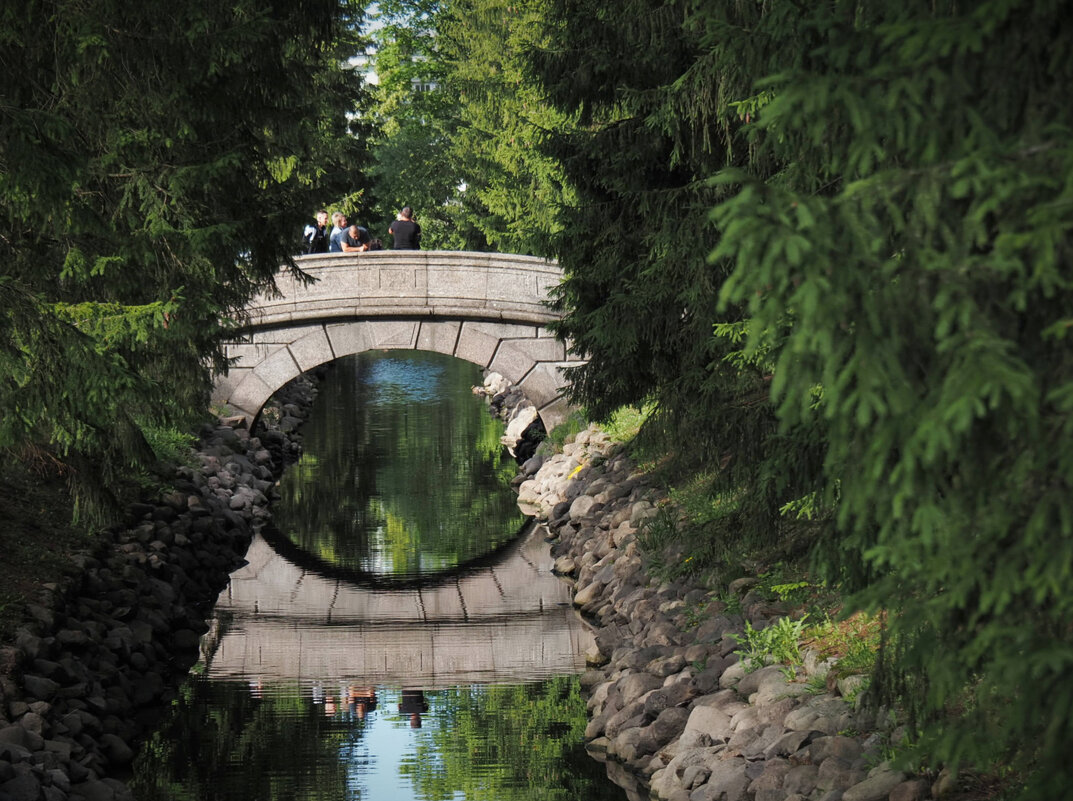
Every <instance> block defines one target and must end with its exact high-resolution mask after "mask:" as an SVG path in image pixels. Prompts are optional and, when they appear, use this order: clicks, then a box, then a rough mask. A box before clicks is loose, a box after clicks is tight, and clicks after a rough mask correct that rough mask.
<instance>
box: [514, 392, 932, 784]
mask: <svg viewBox="0 0 1073 801" xmlns="http://www.w3.org/2000/svg"><path fill="white" fill-rule="evenodd" d="M501 392H502V391H501ZM501 392H500V393H495V394H493V400H497V402H498V407H499V414H500V416H501V417H504V418H509V416H510V414H511V411H510V403H509V402H506V398H505V396H502V397H501ZM504 407H505V408H504ZM518 484H519V486H518V493H519V502H520V503H521V504H522V505H523V507H525V508H527V509H528V511H530V512H531V513H533V514H535V515H536V516H537V517H538V518H540V519H542V520H544V521H546V525H547V528H548V531H549V539H550V541H551V543H552V545H551V552H552V556H553V557H555V569H556V571H557V572H559V573H560V574H562V575H563V576H565V577H568V578H570V579H571V580H572V581H573V582H574V584H575V595H574V604H575V606H576V607H578V608H579V610H580V611H581V613H582V614H583V615H584V616H585V617H586V619H587V620H588V621H589V622H590V623H591V624H592V625H593V626H594V628H595V638H596V645H595V647H594V648H593V650H592V651H591V652H590V653H589V654H588V655H587V656H588V661H589V664H590V665H591V669H590V670H589V671H588V672H587V673H586V674H585V675H584V677H583V679H582V683H583V685H584V686H585V688H586V691H587V693H588V695H589V700H588V709H589V714H590V720H589V724H588V728H587V730H586V737H587V738H588V740H590V743H589V747H590V750H592V751H594V752H597V753H600V754H603V755H606V759H607V760H608V761H609V773H610V774H611V775H612V777H613V778H615V779H616V781H619V783H620V784H623V785H624V786H628V785H629V784H630V781H627V779H634V780H636V781H637V782H638V784H637V786H636V787H635V788H634V789H633V790H632V791H631V795H633V796H634V797H638V798H641V797H645V796H647V795H649V794H651V795H652V796H655V797H657V798H661V799H668V800H669V801H740V800H741V799H754V800H755V801H805V799H814V800H816V801H922V800H923V799H927V798H930V797H932V794H933V792H934V793H936V794H938V793H939V792H941V791H942V790H943V789H944V783H945V782H946V781H947V778H946V777H943V779H942V780H940V782H938V783H937V784H936V786H934V787H933V786H932V784H931V783H930V782H928V781H926V780H924V779H921V778H916V777H911V776H908V775H906V774H904V773H902V772H900V771H896V770H893V769H892V768H891V767H890V766H889V765H888V764H887V763H886V762H884V761H883V750H884V749H883V745H884V743H886V742H888V741H891V740H894V741H896V740H897V738H898V732H897V731H894V732H891V731H890V729H891V727H892V726H893V724H891V723H890V722H889V718H890V716H889V715H888V714H886V713H884V712H876V711H874V710H873V711H865V710H863V709H859V708H857V707H856V706H855V704H854V703H851V701H850V700H848V699H847V697H845V696H844V695H843V694H842V692H841V691H840V690H839V687H838V685H837V683H836V682H834V681H832V682H827V681H826V678H827V674H828V672H829V671H830V670H831V668H832V664H833V662H832V661H831V660H826V661H825V660H821V659H819V658H817V657H816V656H815V655H814V654H809V655H808V658H807V659H806V663H805V665H804V668H803V669H802V668H798V669H797V670H796V671H795V670H794V669H792V668H789V667H788V666H785V665H776V664H763V665H752V664H747V663H745V662H743V661H742V660H741V659H740V657H739V654H738V653H737V651H738V650H739V649H740V648H741V645H740V643H739V641H738V639H736V637H735V635H740V634H742V633H743V632H744V630H745V625H746V622H748V623H750V624H751V626H752V627H753V628H755V629H762V628H764V627H765V626H767V625H769V624H771V623H773V622H774V621H776V620H777V619H779V618H780V617H781V616H784V615H786V614H787V613H788V611H789V610H788V609H785V608H782V607H780V605H779V604H777V603H772V602H771V601H769V600H766V599H764V598H762V597H761V596H760V595H759V594H757V593H756V592H754V591H751V590H750V588H751V587H752V586H753V585H754V584H755V581H750V580H748V579H745V580H741V581H737V582H735V583H734V584H732V585H731V587H730V588H729V589H728V590H727V591H726V592H725V593H723V594H722V596H721V597H720V595H719V594H717V593H715V592H713V591H711V590H710V589H709V588H705V587H701V586H693V585H690V584H688V583H679V582H659V581H657V580H655V579H653V577H652V576H651V575H649V572H648V570H647V569H646V559H645V556H644V554H643V552H642V550H641V548H640V547H639V543H638V537H639V535H641V534H642V533H643V530H644V527H645V525H646V522H647V521H649V520H650V519H652V518H654V517H655V516H656V515H657V513H658V506H659V505H660V504H663V503H665V500H664V498H663V497H662V495H661V493H660V492H659V491H658V490H657V489H656V488H655V487H653V486H652V485H650V484H649V483H648V481H647V479H646V477H645V475H643V474H642V473H639V472H636V471H635V470H634V468H633V467H632V465H631V463H630V461H629V460H628V458H627V457H626V455H625V454H624V453H622V450H621V447H620V446H618V445H615V444H613V443H612V442H610V441H609V439H608V438H607V436H606V434H604V433H603V432H601V431H599V430H598V429H596V428H590V429H588V430H586V431H583V432H581V433H580V434H578V435H577V437H576V438H575V439H574V440H573V442H570V443H568V444H567V445H565V447H564V448H563V450H562V453H559V454H556V455H554V456H550V457H546V458H545V457H543V456H541V455H537V456H534V457H533V458H532V459H530V460H529V461H527V462H526V463H525V464H524V465H523V467H522V475H521V476H520V477H519V479H518ZM670 557H671V558H675V557H677V558H682V555H681V554H673V553H672V554H670ZM731 608H733V609H735V610H737V609H740V611H731ZM829 685H831V686H830V689H828V686H829ZM843 689H847V688H846V687H845V685H843ZM877 722H878V724H879V725H878V726H877Z"/></svg>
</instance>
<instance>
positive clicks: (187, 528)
mask: <svg viewBox="0 0 1073 801" xmlns="http://www.w3.org/2000/svg"><path fill="white" fill-rule="evenodd" d="M289 391H290V392H291V393H292V394H293V397H292V399H291V402H289V403H286V402H285V403H283V404H281V405H280V406H277V407H276V408H275V409H274V410H273V411H271V412H269V414H267V415H265V416H266V417H271V418H272V419H273V421H274V427H273V428H271V429H267V430H264V431H263V432H258V433H259V436H251V435H250V432H248V431H246V430H245V429H242V428H232V427H231V426H228V425H218V426H206V427H205V429H204V430H203V431H202V432H201V442H200V445H199V448H198V451H197V453H196V454H195V464H194V465H192V466H187V467H181V468H179V469H178V470H177V472H176V474H175V478H174V480H173V481H172V486H173V489H172V491H170V492H168V493H167V494H165V495H164V496H163V497H161V498H159V500H157V501H156V502H153V503H139V504H135V505H133V506H132V507H131V508H130V510H129V522H128V524H127V525H124V526H122V527H119V528H117V529H115V530H114V531H113V532H112V537H111V543H110V544H109V545H108V546H107V547H106V548H105V549H103V550H102V551H100V552H98V553H94V554H87V555H84V556H82V557H79V559H78V564H77V567H78V568H79V570H78V574H77V576H76V577H75V578H73V579H72V580H71V581H70V582H69V583H68V584H66V585H64V586H50V587H47V588H46V589H45V591H44V592H43V594H42V597H41V598H40V599H38V602H37V603H36V604H33V605H31V606H30V607H29V609H28V610H27V612H28V623H27V625H26V626H24V627H23V628H22V629H20V630H19V632H18V635H17V638H16V641H15V643H14V645H9V646H7V647H5V648H3V649H0V663H2V666H3V668H4V670H3V672H2V673H0V801H111V800H112V799H129V798H132V797H133V796H132V794H131V791H130V789H129V787H128V786H127V784H126V783H125V781H124V779H125V778H127V777H128V776H129V774H130V768H131V762H132V760H133V759H134V757H135V753H136V749H137V747H138V744H139V743H140V741H141V740H142V739H143V738H144V737H146V736H147V735H149V734H150V733H151V732H152V730H153V727H154V725H155V724H156V722H157V721H158V720H159V718H160V715H161V714H162V712H163V710H164V709H165V708H166V705H167V703H168V702H169V701H170V699H171V698H173V697H174V694H175V692H176V690H177V688H178V685H179V684H180V683H181V681H182V680H183V678H184V677H185V675H186V673H187V671H188V670H189V668H190V666H191V665H193V664H194V662H195V661H196V660H197V658H198V655H199V654H198V646H199V642H200V639H201V635H202V634H203V633H204V632H205V631H206V630H207V629H208V626H207V624H206V622H205V621H206V618H207V617H208V616H209V615H210V614H211V611H212V607H213V604H214V603H215V600H216V596H217V594H218V593H219V591H220V590H221V589H222V588H223V587H224V586H225V585H226V583H227V579H228V574H229V573H230V572H231V571H232V570H233V569H235V568H236V567H237V566H238V565H239V564H241V560H242V556H243V554H244V553H245V552H246V548H247V546H248V545H249V542H250V538H251V536H252V534H253V532H254V531H255V530H256V529H257V528H258V527H259V526H260V525H262V524H263V522H264V521H265V519H266V518H267V517H268V515H269V512H268V503H269V498H270V497H271V496H272V495H273V485H274V481H275V478H276V476H277V475H278V474H279V472H280V471H281V470H282V467H283V465H284V463H285V462H287V461H289V459H290V458H293V456H294V455H295V454H296V453H297V451H298V450H299V444H298V441H297V435H296V434H294V433H293V432H295V431H296V429H297V427H298V424H299V423H300V421H301V419H302V418H303V417H304V416H305V410H306V409H308V406H309V404H310V403H311V402H312V396H313V392H314V390H313V386H312V383H311V382H309V381H308V380H300V381H298V382H297V383H295V384H293V385H292V386H291V387H290V388H289Z"/></svg>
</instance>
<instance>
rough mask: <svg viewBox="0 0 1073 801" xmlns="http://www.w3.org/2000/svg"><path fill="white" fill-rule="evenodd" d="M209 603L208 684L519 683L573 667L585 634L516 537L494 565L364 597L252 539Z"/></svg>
mask: <svg viewBox="0 0 1073 801" xmlns="http://www.w3.org/2000/svg"><path fill="white" fill-rule="evenodd" d="M246 559H247V562H248V564H247V565H246V566H245V567H243V568H241V569H240V570H238V571H236V572H235V573H234V574H233V575H232V577H231V584H230V586H229V587H228V589H227V590H225V591H224V593H223V594H222V595H221V597H220V599H219V601H218V602H217V605H216V613H217V616H218V618H219V619H220V620H222V621H225V623H224V625H223V626H222V629H221V632H220V638H219V641H218V643H217V647H216V649H215V652H214V653H213V654H212V656H211V657H210V658H209V661H208V666H207V671H206V672H207V677H208V678H210V679H226V678H242V679H251V678H260V679H261V680H262V681H264V682H277V681H278V682H295V681H297V682H299V683H301V684H313V683H316V682H323V681H335V680H361V681H364V682H366V683H375V684H392V685H398V686H420V687H422V688H424V689H435V688H440V687H453V686H458V685H465V684H476V683H480V684H493V683H495V684H504V683H522V682H528V681H535V680H540V679H544V678H547V677H548V676H552V675H559V674H563V673H575V672H579V671H580V670H582V669H583V668H584V656H583V655H584V652H585V650H586V649H587V648H588V647H589V645H590V644H591V642H592V640H591V635H590V634H589V632H588V631H587V630H586V629H585V628H584V625H583V624H582V623H581V621H580V620H579V619H578V617H577V615H576V613H575V612H574V611H573V608H572V606H571V604H570V590H569V588H568V587H567V585H566V584H564V583H563V582H562V581H561V580H559V579H558V578H556V577H555V576H554V575H552V574H551V572H550V564H549V563H550V559H549V558H548V553H547V546H546V545H545V544H544V543H543V541H542V540H541V538H540V536H539V534H538V533H536V532H531V533H529V534H528V535H524V536H523V538H522V539H521V540H520V541H519V542H518V544H517V545H516V546H515V547H513V548H510V549H507V550H506V551H505V552H504V553H503V558H502V559H501V560H499V561H497V562H496V563H495V564H491V565H486V566H483V567H480V568H478V569H475V570H473V571H470V572H466V573H464V574H461V575H459V576H457V577H455V578H453V579H451V580H450V581H447V582H441V583H439V584H438V585H437V586H431V587H423V588H422V587H411V588H407V589H398V590H384V589H371V588H367V587H361V586H357V585H355V584H352V583H349V582H346V581H344V580H341V579H332V578H326V577H324V576H321V575H318V574H316V573H313V572H310V571H308V570H304V569H302V568H300V567H297V566H296V565H294V564H293V563H292V562H290V561H288V560H286V559H284V558H283V557H282V556H280V555H279V554H277V553H276V552H275V551H274V550H273V549H272V548H271V547H270V546H269V544H268V543H267V542H266V541H265V540H264V539H263V538H261V537H260V536H258V537H257V538H255V540H254V542H253V544H252V545H251V546H250V550H249V552H248V553H247V555H246Z"/></svg>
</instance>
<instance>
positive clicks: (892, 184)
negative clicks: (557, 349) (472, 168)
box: [534, 0, 1073, 798]
mask: <svg viewBox="0 0 1073 801" xmlns="http://www.w3.org/2000/svg"><path fill="white" fill-rule="evenodd" d="M551 15H552V19H554V20H555V23H556V24H553V25H549V26H548V29H549V30H551V31H553V37H552V38H553V41H552V42H551V45H550V46H549V47H548V48H546V49H545V50H543V51H542V52H539V53H536V54H535V57H534V64H535V67H536V69H537V70H538V73H539V76H540V78H541V80H542V81H543V83H544V85H545V87H546V89H547V91H548V92H549V96H550V97H551V98H552V99H553V100H554V101H555V102H556V103H559V104H560V105H561V106H562V108H563V111H564V113H571V112H577V113H579V114H581V126H580V128H579V129H578V130H577V131H576V132H575V133H574V134H573V135H571V136H569V137H565V138H562V139H560V140H558V141H557V142H555V143H554V144H553V147H552V149H551V152H554V153H555V154H557V155H558V157H559V158H560V159H561V160H562V163H563V164H564V165H565V166H566V168H567V170H568V175H569V178H570V180H571V181H572V182H573V184H574V185H575V187H576V188H577V189H578V192H579V196H580V198H581V205H580V207H579V209H577V210H576V211H575V212H574V214H575V217H576V218H580V219H581V220H583V223H582V225H581V229H582V230H584V231H586V232H587V236H586V237H585V238H583V239H579V238H578V237H576V236H574V237H571V238H566V237H564V238H563V239H562V240H561V241H560V245H559V247H558V248H557V250H558V253H559V255H560V259H561V262H562V263H563V265H564V267H565V268H566V271H567V280H566V282H565V283H564V285H563V287H562V289H561V295H560V299H559V305H560V308H561V309H562V310H563V311H564V312H565V313H566V318H565V320H564V322H563V324H562V326H561V328H560V332H561V333H562V334H563V335H566V336H569V337H571V338H572V339H573V340H574V341H575V343H576V345H577V347H578V349H579V351H582V352H587V353H588V354H589V355H590V356H591V359H590V361H589V363H588V365H586V366H585V367H583V368H581V369H579V370H577V371H576V374H575V379H576V382H575V385H574V391H575V396H576V398H577V399H578V400H579V401H581V402H583V403H585V404H587V405H589V406H590V408H592V409H593V410H594V411H595V412H596V413H597V414H606V413H608V412H609V411H610V410H611V409H612V408H613V407H614V406H615V405H618V404H621V403H639V402H641V401H643V400H644V399H646V398H654V399H655V400H656V401H657V402H658V404H659V412H658V414H657V415H656V416H655V418H654V419H656V420H657V421H661V422H662V423H663V424H664V425H665V426H667V430H668V431H669V432H670V433H671V434H672V436H676V437H677V439H678V440H679V441H688V442H690V443H696V444H697V446H699V447H696V448H695V447H694V445H692V444H691V445H690V446H689V451H688V453H687V454H686V456H688V458H690V459H692V460H694V461H695V462H696V463H697V464H698V465H700V466H701V469H702V470H706V471H709V472H710V473H711V474H712V475H713V476H714V478H715V482H714V486H715V487H717V488H719V489H721V490H722V491H724V492H731V493H733V492H734V488H737V498H734V499H733V500H734V503H732V504H730V505H731V506H735V505H736V506H737V508H738V510H739V511H740V512H742V513H745V512H748V513H747V514H744V515H743V516H739V517H738V518H737V519H738V520H740V521H741V522H743V523H745V524H746V525H747V526H748V527H749V528H748V529H747V530H749V532H750V534H751V535H752V536H753V537H754V538H756V539H757V540H758V541H760V542H763V541H765V540H766V541H769V542H770V541H775V542H779V541H784V540H785V538H786V537H787V536H789V535H800V534H802V533H804V534H808V535H809V536H810V537H811V538H812V539H813V540H814V542H815V543H816V545H817V549H816V552H817V554H818V555H819V559H820V565H821V567H822V568H823V569H824V570H825V572H826V574H827V575H828V577H829V578H832V579H834V580H836V581H840V582H842V586H843V587H844V588H845V589H847V590H851V591H856V593H857V594H856V595H855V596H854V603H855V604H857V605H860V606H866V607H870V608H876V607H883V608H886V609H888V610H890V611H891V613H892V614H891V615H890V617H889V621H890V631H889V632H888V635H889V637H890V638H891V644H890V648H889V649H888V653H887V660H886V662H887V672H886V674H885V675H886V678H887V679H888V681H887V682H885V683H884V685H883V686H885V687H886V689H887V690H888V692H893V694H894V696H895V697H896V698H897V699H898V700H899V701H900V702H902V703H903V704H905V705H907V706H908V707H909V708H910V709H911V710H912V711H913V712H915V713H916V715H917V717H916V720H917V722H919V723H920V724H921V725H922V727H923V729H922V732H923V739H922V740H921V750H920V754H921V755H922V756H923V757H924V758H926V759H927V760H928V761H929V762H930V763H931V764H935V763H938V762H948V763H957V762H959V761H967V762H970V763H974V764H978V765H986V764H988V763H989V762H991V761H992V760H999V761H1001V762H1005V763H1006V764H1014V765H1016V766H1017V768H1018V769H1022V768H1024V769H1026V770H1028V771H1029V772H1030V773H1031V777H1030V781H1029V783H1028V785H1027V789H1026V790H1025V793H1026V797H1037V798H1038V797H1057V794H1058V793H1059V791H1060V790H1061V789H1064V788H1066V787H1068V786H1069V784H1070V782H1071V781H1073V776H1071V774H1070V770H1071V768H1070V766H1069V764H1068V760H1067V759H1066V758H1065V755H1066V752H1067V750H1068V743H1069V742H1070V738H1071V737H1073V728H1071V727H1073V723H1071V721H1073V690H1071V689H1070V687H1069V686H1068V681H1067V678H1068V676H1069V675H1070V673H1071V672H1073V636H1071V632H1070V627H1069V620H1070V617H1071V612H1073V609H1071V608H1070V603H1071V602H1070V600H1069V599H1070V597H1071V593H1070V592H1069V590H1070V587H1071V577H1073V545H1071V542H1073V539H1071V537H1070V535H1071V534H1073V518H1071V515H1070V506H1069V503H1068V498H1069V497H1070V495H1071V489H1073V487H1071V486H1070V484H1071V480H1073V472H1071V468H1073V464H1071V463H1070V460H1069V456H1068V454H1069V453H1070V452H1073V439H1071V437H1073V428H1071V426H1070V422H1069V421H1070V419H1073V418H1071V417H1070V411H1071V410H1070V406H1069V403H1070V398H1071V397H1073V372H1071V367H1073V362H1071V356H1070V349H1069V346H1068V340H1067V339H1066V332H1067V331H1068V329H1069V327H1070V324H1071V323H1070V317H1069V309H1070V308H1071V301H1073V292H1071V290H1073V279H1071V273H1070V265H1069V258H1070V241H1071V240H1070V227H1071V226H1073V215H1071V214H1070V210H1071V202H1070V201H1071V186H1070V176H1071V175H1073V170H1071V158H1073V146H1071V144H1070V142H1071V138H1070V127H1071V124H1073V119H1071V111H1070V108H1069V104H1068V86H1069V85H1070V77H1071V76H1070V72H1071V69H1073V68H1071V66H1070V64H1069V63H1068V61H1067V60H1065V59H1063V57H1062V56H1061V55H1060V54H1061V53H1064V52H1066V51H1067V50H1068V48H1069V45H1070V42H1071V33H1073V31H1071V25H1073V21H1071V19H1070V17H1069V15H1068V14H1065V13H1063V8H1062V4H1061V3H1057V2H984V3H978V4H970V5H969V6H965V5H964V4H956V3H932V2H926V3H925V2H909V3H899V4H890V3H881V2H831V3H825V4H817V5H815V6H809V5H803V4H799V3H793V2H773V3H765V4H750V3H744V4H743V3H730V2H720V3H710V2H709V3H698V2H689V1H688V0H680V1H679V2H665V3H660V4H658V8H656V9H655V10H653V9H652V6H651V4H647V3H645V4H642V3H637V2H627V3H626V4H624V7H617V8H615V9H614V10H612V9H610V8H608V7H605V5H604V4H602V3H598V2H594V1H591V0H559V1H558V2H553V3H551ZM642 19H643V20H644V23H643V24H639V20H642ZM709 210H712V214H711V215H709ZM743 499H744V500H743ZM749 507H752V508H749ZM779 508H782V509H784V510H786V512H787V513H790V512H799V513H802V514H803V516H805V517H809V518H811V522H809V523H808V524H807V527H806V526H805V524H804V523H802V522H801V521H796V520H787V519H783V520H782V521H780V520H779V518H778V517H777V516H776V512H777V511H778V509H779ZM765 521H766V522H765ZM765 524H766V525H767V526H768V528H767V530H766V531H765V530H761V531H758V530H756V528H755V526H757V525H765ZM722 531H723V532H724V536H728V537H731V536H733V530H732V529H731V528H730V527H723V529H722Z"/></svg>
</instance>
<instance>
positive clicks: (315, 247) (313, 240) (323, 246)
mask: <svg viewBox="0 0 1073 801" xmlns="http://www.w3.org/2000/svg"><path fill="white" fill-rule="evenodd" d="M329 233H330V232H329V230H328V212H326V211H324V210H323V209H322V210H321V211H318V212H317V222H316V223H315V224H312V225H307V226H306V229H305V234H304V235H303V237H302V239H303V241H304V242H305V252H306V253H327V252H328V236H329Z"/></svg>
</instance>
